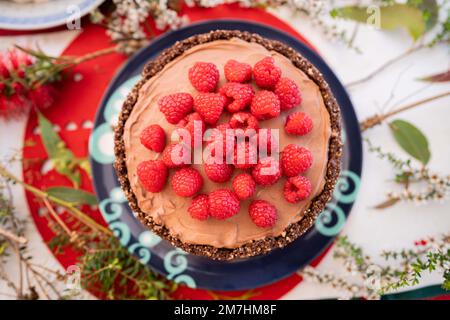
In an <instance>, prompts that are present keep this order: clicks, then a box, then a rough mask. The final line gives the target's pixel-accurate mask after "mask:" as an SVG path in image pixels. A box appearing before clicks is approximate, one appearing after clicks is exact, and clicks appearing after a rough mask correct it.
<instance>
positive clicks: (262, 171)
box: [252, 157, 281, 186]
mask: <svg viewBox="0 0 450 320" xmlns="http://www.w3.org/2000/svg"><path fill="white" fill-rule="evenodd" d="M252 176H253V179H255V181H256V183H257V184H260V185H262V186H270V185H272V184H274V183H275V182H277V181H278V179H280V177H281V170H280V163H279V162H278V161H277V160H275V159H274V158H272V157H267V158H264V159H261V160H259V162H258V164H257V165H256V166H255V167H254V168H253V171H252Z"/></svg>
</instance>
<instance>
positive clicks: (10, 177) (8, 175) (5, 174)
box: [0, 164, 112, 235]
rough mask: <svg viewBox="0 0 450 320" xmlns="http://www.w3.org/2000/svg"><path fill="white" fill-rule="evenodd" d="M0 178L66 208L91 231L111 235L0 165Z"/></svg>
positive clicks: (79, 213)
mask: <svg viewBox="0 0 450 320" xmlns="http://www.w3.org/2000/svg"><path fill="white" fill-rule="evenodd" d="M0 176H2V177H4V178H6V179H8V180H10V181H12V182H14V183H18V184H20V185H22V186H23V187H24V188H25V190H27V191H29V192H31V193H33V194H34V195H35V196H37V197H39V198H41V199H48V200H49V201H51V202H53V203H55V204H59V205H60V206H62V207H64V208H66V209H67V210H68V211H69V212H70V213H72V214H73V215H74V216H75V217H76V218H77V219H78V220H80V221H81V222H83V223H84V224H85V225H86V226H88V227H90V228H91V229H93V230H97V231H100V232H102V233H104V234H107V235H112V232H111V230H109V229H108V228H105V227H104V226H102V225H100V224H99V223H97V222H96V221H95V220H93V219H92V218H90V217H89V216H87V215H86V214H85V213H84V212H82V211H81V210H80V209H78V208H76V207H75V206H73V205H72V204H71V203H69V202H67V201H64V200H62V199H60V198H57V197H54V196H51V195H49V194H48V193H47V192H45V191H42V190H40V189H38V188H36V187H34V186H32V185H29V184H27V183H25V182H24V181H22V180H20V179H18V178H17V177H16V176H14V175H13V174H11V173H10V172H9V171H8V170H7V169H6V168H5V167H4V166H3V165H1V164H0Z"/></svg>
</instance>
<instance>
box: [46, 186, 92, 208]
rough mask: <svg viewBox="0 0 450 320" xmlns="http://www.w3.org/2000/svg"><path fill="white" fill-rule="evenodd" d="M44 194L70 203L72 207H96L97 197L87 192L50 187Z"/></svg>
mask: <svg viewBox="0 0 450 320" xmlns="http://www.w3.org/2000/svg"><path fill="white" fill-rule="evenodd" d="M46 192H47V193H48V194H49V195H50V196H52V197H55V198H58V199H61V200H64V201H67V202H70V203H71V204H74V205H81V204H88V205H96V204H97V197H96V196H95V195H94V194H92V193H90V192H87V191H84V190H80V189H74V188H69V187H50V188H48V189H47V190H46Z"/></svg>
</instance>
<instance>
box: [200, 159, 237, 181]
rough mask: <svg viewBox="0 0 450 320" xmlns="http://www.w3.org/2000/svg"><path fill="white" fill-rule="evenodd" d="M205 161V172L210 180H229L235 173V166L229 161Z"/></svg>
mask: <svg viewBox="0 0 450 320" xmlns="http://www.w3.org/2000/svg"><path fill="white" fill-rule="evenodd" d="M209 162H211V163H208V161H207V163H205V174H206V176H207V177H208V178H209V180H211V181H213V182H217V183H222V182H227V181H228V180H230V178H231V175H232V174H233V170H234V167H233V166H232V165H230V164H227V163H214V161H213V160H212V161H209Z"/></svg>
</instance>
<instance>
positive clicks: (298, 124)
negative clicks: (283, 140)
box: [284, 112, 313, 136]
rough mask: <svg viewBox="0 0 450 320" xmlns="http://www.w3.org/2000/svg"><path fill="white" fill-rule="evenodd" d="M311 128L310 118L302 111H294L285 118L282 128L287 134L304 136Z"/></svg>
mask: <svg viewBox="0 0 450 320" xmlns="http://www.w3.org/2000/svg"><path fill="white" fill-rule="evenodd" d="M312 128H313V122H312V120H311V118H310V117H309V116H308V115H307V114H306V113H304V112H294V113H292V114H290V115H289V116H288V117H287V119H286V124H285V125H284V130H286V132H287V133H289V134H295V135H298V136H304V135H305V134H307V133H309V132H310V131H311V130H312Z"/></svg>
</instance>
